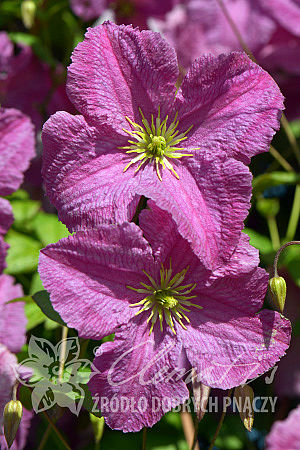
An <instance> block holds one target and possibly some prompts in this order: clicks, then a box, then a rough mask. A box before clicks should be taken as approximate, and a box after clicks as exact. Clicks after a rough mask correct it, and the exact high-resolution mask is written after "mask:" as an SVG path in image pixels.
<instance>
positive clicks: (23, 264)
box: [5, 229, 41, 275]
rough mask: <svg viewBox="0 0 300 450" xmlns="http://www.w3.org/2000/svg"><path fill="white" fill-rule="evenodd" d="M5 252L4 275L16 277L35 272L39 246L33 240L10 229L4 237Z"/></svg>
mask: <svg viewBox="0 0 300 450" xmlns="http://www.w3.org/2000/svg"><path fill="white" fill-rule="evenodd" d="M5 241H6V242H7V243H8V245H9V246H10V248H9V249H8V252H7V258H6V262H7V268H6V269H5V273H8V274H9V275H16V274H20V273H28V272H32V271H34V270H36V268H37V264H38V258H39V251H40V249H41V245H40V243H39V242H38V241H36V240H35V239H33V238H31V237H29V236H26V235H25V234H23V233H19V232H17V231H15V230H13V229H10V230H9V231H8V233H7V235H6V237H5Z"/></svg>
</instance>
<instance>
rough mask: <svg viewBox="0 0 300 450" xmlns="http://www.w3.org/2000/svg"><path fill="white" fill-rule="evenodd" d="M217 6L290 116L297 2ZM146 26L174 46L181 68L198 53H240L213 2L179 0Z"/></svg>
mask: <svg viewBox="0 0 300 450" xmlns="http://www.w3.org/2000/svg"><path fill="white" fill-rule="evenodd" d="M223 3H224V5H225V7H226V9H227V11H228V13H229V15H230V17H231V19H232V21H233V22H234V23H235V25H236V27H237V29H238V31H239V33H240V35H241V36H242V39H243V41H244V42H245V43H246V45H247V47H248V48H249V49H250V50H251V52H252V53H253V54H254V56H255V58H256V59H257V61H258V63H259V64H260V65H261V66H262V67H263V68H264V69H266V70H268V71H269V72H270V73H271V74H272V76H273V77H274V78H275V80H276V81H277V82H278V84H279V86H280V87H281V89H282V92H283V94H284V95H285V96H286V97H287V100H288V106H289V108H288V113H289V114H290V115H292V116H295V115H296V114H297V113H298V111H299V108H298V103H299V102H297V101H296V100H295V97H294V94H293V92H291V89H290V84H296V83H297V85H299V75H300V64H299V61H300V25H299V24H300V4H299V2H297V0H295V1H294V0H287V1H285V0H274V1H270V0H223ZM151 26H152V27H153V28H154V29H156V30H158V31H160V32H161V33H162V34H163V35H164V36H165V38H166V39H167V40H168V41H169V42H170V43H171V45H173V46H174V47H175V49H176V52H177V55H178V60H179V63H180V65H181V66H182V67H183V68H185V69H188V68H189V67H190V65H191V64H192V62H193V60H194V59H195V58H197V57H199V56H201V55H203V54H204V53H207V52H211V53H213V54H214V55H218V54H220V53H223V52H224V53H229V52H232V51H237V50H242V46H241V42H240V41H239V39H238V37H237V35H236V33H235V32H234V31H233V29H232V27H231V26H230V24H229V23H228V20H227V18H226V17H225V15H224V12H223V11H222V9H221V7H220V5H219V2H218V1H217V0H187V1H182V2H180V4H179V5H177V6H176V7H175V8H174V9H173V10H172V11H171V12H170V13H168V15H167V16H166V17H165V18H164V19H163V20H159V19H158V20H157V19H153V20H152V22H151ZM191 35H192V36H193V39H190V36H191ZM294 91H296V90H294Z"/></svg>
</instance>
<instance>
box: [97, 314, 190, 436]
mask: <svg viewBox="0 0 300 450" xmlns="http://www.w3.org/2000/svg"><path fill="white" fill-rule="evenodd" d="M180 353H181V345H180V343H179V342H178V341H177V340H176V339H175V338H174V336H172V335H170V334H169V333H164V334H163V333H161V332H160V330H159V327H158V325H156V326H155V328H154V330H153V333H152V334H151V335H150V336H149V327H148V325H147V324H146V323H145V321H144V320H143V318H142V317H137V318H135V319H132V320H131V321H130V322H129V323H128V324H126V325H124V326H123V327H122V328H121V329H119V330H118V331H117V332H116V336H115V341H114V342H107V343H105V344H103V345H102V346H101V347H100V349H99V350H98V352H97V354H96V358H95V360H94V365H95V366H96V368H97V369H98V371H99V373H96V375H94V376H93V377H92V378H91V380H90V382H89V389H90V390H91V392H92V394H93V396H94V399H99V403H98V407H99V408H100V409H101V413H102V415H103V416H104V417H105V422H106V423H107V424H108V425H109V426H110V427H111V428H113V429H116V430H123V431H124V432H137V431H139V430H141V429H142V428H143V427H152V426H153V425H154V424H155V423H156V422H157V421H158V420H160V418H161V417H162V416H163V415H164V414H165V413H166V412H167V411H169V410H170V409H171V408H172V407H176V406H177V405H179V404H181V403H184V401H185V400H186V399H187V398H188V397H189V391H188V389H187V387H186V385H185V383H184V382H183V380H182V379H180V380H176V377H168V374H171V373H172V372H173V371H174V369H176V368H177V367H178V364H179V355H180Z"/></svg>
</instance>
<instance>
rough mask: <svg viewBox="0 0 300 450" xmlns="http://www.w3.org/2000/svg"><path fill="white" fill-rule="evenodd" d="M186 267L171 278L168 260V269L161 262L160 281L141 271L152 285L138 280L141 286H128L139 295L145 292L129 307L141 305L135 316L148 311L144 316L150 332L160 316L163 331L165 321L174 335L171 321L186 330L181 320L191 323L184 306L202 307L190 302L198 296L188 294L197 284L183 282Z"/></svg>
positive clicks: (188, 310)
mask: <svg viewBox="0 0 300 450" xmlns="http://www.w3.org/2000/svg"><path fill="white" fill-rule="evenodd" d="M188 270H189V267H186V268H185V269H184V270H182V271H181V272H179V273H177V274H176V275H175V276H173V277H172V264H171V260H170V267H169V269H165V268H164V266H163V265H161V269H160V280H159V282H156V281H155V280H154V279H153V278H152V277H151V275H149V274H148V273H147V272H145V271H144V270H143V272H144V274H145V275H146V276H147V277H148V279H149V281H150V283H151V284H150V285H148V284H145V283H143V282H141V281H140V284H141V285H142V288H141V289H137V288H133V287H131V286H127V288H128V289H132V290H133V291H136V292H138V293H139V294H146V297H145V298H144V299H143V300H141V301H140V302H138V303H133V304H131V305H130V306H131V307H132V308H134V307H140V310H139V311H138V312H137V313H136V314H135V315H136V316H137V315H138V314H141V313H142V312H145V311H149V312H150V315H149V317H148V319H147V323H149V322H150V321H151V327H150V332H149V335H150V334H151V333H152V331H153V327H154V325H155V323H156V321H157V319H159V322H160V329H161V331H163V322H164V320H165V322H166V324H167V325H169V326H170V328H171V330H172V331H173V333H174V334H176V331H175V328H174V320H176V321H177V322H178V323H179V324H180V325H181V326H182V328H184V329H185V330H186V326H185V325H184V323H183V322H182V321H183V320H185V321H186V322H188V323H189V322H190V320H189V318H188V317H187V316H186V314H185V313H186V312H190V309H188V308H187V306H192V307H195V308H199V309H202V306H199V305H197V304H195V303H192V302H190V300H191V299H192V298H195V297H197V296H196V295H189V294H190V293H191V292H192V291H193V290H194V289H195V287H196V284H192V283H191V284H186V285H182V282H183V280H184V278H185V275H186V273H187V271H188Z"/></svg>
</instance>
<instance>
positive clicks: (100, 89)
mask: <svg viewBox="0 0 300 450" xmlns="http://www.w3.org/2000/svg"><path fill="white" fill-rule="evenodd" d="M177 77H178V67H177V60H176V54H175V51H174V49H172V48H171V47H170V46H169V45H168V44H167V42H166V41H165V40H164V39H163V38H162V37H161V35H160V34H158V33H153V32H151V31H142V32H139V31H138V30H137V29H133V28H132V27H131V26H117V25H114V24H112V23H109V22H106V23H104V24H103V25H102V26H98V27H95V28H90V29H89V30H88V32H87V33H86V36H85V39H84V41H83V42H81V43H80V44H78V46H77V47H76V49H75V50H74V53H73V55H72V64H71V66H70V67H69V69H68V80H67V92H68V95H69V97H70V99H71V101H72V102H73V103H74V105H75V107H76V108H77V110H78V111H79V112H81V113H82V114H84V115H85V117H86V118H88V120H89V121H91V122H92V123H94V124H97V125H98V126H100V125H101V124H104V123H106V124H109V125H113V126H114V128H115V129H116V130H118V131H119V132H122V128H124V127H126V128H128V123H127V121H126V119H125V116H128V117H130V118H131V119H134V118H136V119H138V118H140V113H139V108H141V109H142V111H147V112H148V111H151V112H154V113H157V108H158V106H159V105H160V104H163V105H164V104H166V103H168V102H171V101H172V97H174V95H175V91H176V87H175V83H176V80H177Z"/></svg>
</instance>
